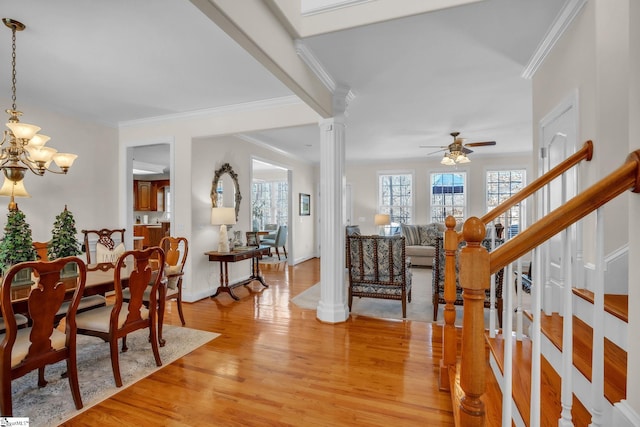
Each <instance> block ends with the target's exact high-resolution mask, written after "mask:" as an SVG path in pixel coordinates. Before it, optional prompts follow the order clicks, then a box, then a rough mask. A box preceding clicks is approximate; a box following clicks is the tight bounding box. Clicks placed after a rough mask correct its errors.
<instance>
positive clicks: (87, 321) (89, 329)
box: [76, 246, 164, 387]
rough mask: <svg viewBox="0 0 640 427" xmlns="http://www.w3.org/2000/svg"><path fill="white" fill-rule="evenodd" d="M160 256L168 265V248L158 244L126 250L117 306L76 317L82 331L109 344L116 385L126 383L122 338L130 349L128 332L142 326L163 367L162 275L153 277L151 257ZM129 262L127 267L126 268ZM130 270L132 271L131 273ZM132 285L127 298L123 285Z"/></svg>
mask: <svg viewBox="0 0 640 427" xmlns="http://www.w3.org/2000/svg"><path fill="white" fill-rule="evenodd" d="M152 258H155V259H158V260H159V261H160V265H164V251H163V250H162V249H160V247H158V246H153V247H151V248H147V249H141V250H132V251H126V252H125V253H123V254H122V255H120V258H118V261H117V262H116V265H115V271H114V280H113V282H114V283H113V285H114V292H115V302H114V304H113V305H109V306H106V307H100V308H96V309H93V310H89V311H85V312H84V313H79V314H78V315H77V316H76V323H77V326H78V334H82V335H91V336H95V337H99V338H101V339H102V340H104V341H106V342H108V343H109V350H110V353H111V368H112V370H113V377H114V380H115V383H116V387H121V386H122V377H121V375H120V363H119V357H118V339H120V338H122V351H123V352H126V351H127V350H128V348H127V335H128V334H130V333H131V332H133V331H136V330H139V329H146V328H148V329H149V341H150V342H151V348H152V350H153V356H154V358H155V361H156V365H157V366H162V361H161V360H160V353H159V351H158V331H157V309H158V302H157V299H158V287H159V286H160V281H161V280H162V277H163V275H162V274H156V275H155V279H154V280H152V273H153V271H152V270H151V266H150V260H151V259H152ZM125 265H126V267H125ZM127 272H130V274H128V275H127ZM149 284H151V289H150V292H149V299H150V303H149V308H147V307H145V306H144V304H143V296H144V293H145V292H146V291H147V286H148V285H149ZM124 287H128V289H129V292H130V298H129V301H128V302H125V301H124V298H123V288H124Z"/></svg>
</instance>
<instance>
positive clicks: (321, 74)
mask: <svg viewBox="0 0 640 427" xmlns="http://www.w3.org/2000/svg"><path fill="white" fill-rule="evenodd" d="M294 44H295V48H296V53H297V54H298V56H299V57H300V59H302V62H304V63H305V64H307V67H309V69H311V71H312V72H313V74H315V75H316V77H318V79H320V81H321V82H322V84H323V85H324V87H326V88H327V89H329V91H330V92H334V91H335V90H336V86H337V85H336V81H335V80H334V79H333V77H332V76H331V74H329V72H328V71H327V70H326V69H325V68H324V67H323V66H322V64H321V63H320V61H319V60H318V58H316V56H315V55H314V54H313V52H312V51H311V49H309V47H308V46H307V45H306V44H304V42H303V41H302V40H300V39H296V40H295V42H294Z"/></svg>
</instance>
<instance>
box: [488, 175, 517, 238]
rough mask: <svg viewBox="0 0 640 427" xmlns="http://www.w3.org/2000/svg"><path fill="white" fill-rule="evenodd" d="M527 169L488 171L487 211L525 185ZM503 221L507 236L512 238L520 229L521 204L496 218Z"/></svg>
mask: <svg viewBox="0 0 640 427" xmlns="http://www.w3.org/2000/svg"><path fill="white" fill-rule="evenodd" d="M525 181H526V171H525V170H524V169H516V170H490V171H487V212H489V211H490V210H491V209H493V208H495V207H496V206H498V205H499V204H500V203H502V202H504V201H505V200H507V199H508V198H509V197H511V196H512V195H514V194H515V193H517V192H518V191H520V190H521V189H522V188H523V187H524V186H525ZM495 222H496V223H498V222H499V223H501V224H502V225H503V226H504V228H505V230H506V236H505V237H507V238H509V239H510V238H512V237H513V236H515V235H516V234H518V232H519V231H520V204H517V205H515V206H513V207H512V208H511V209H509V210H508V211H507V212H505V213H504V214H502V215H500V216H499V217H498V218H496V219H495Z"/></svg>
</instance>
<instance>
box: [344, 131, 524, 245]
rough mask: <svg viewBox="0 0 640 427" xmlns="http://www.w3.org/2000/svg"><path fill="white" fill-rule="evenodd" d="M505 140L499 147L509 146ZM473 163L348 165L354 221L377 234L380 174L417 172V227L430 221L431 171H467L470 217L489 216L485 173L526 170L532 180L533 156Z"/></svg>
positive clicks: (436, 160)
mask: <svg viewBox="0 0 640 427" xmlns="http://www.w3.org/2000/svg"><path fill="white" fill-rule="evenodd" d="M506 143H507V142H506V141H503V142H500V141H499V142H498V144H506ZM469 157H471V163H468V164H466V165H464V166H457V167H456V168H453V167H451V166H443V165H441V164H440V157H437V156H436V158H434V159H433V160H432V159H426V158H425V159H424V160H421V161H413V162H410V161H402V162H389V163H368V164H362V163H347V166H346V172H345V174H346V180H347V183H348V184H351V186H352V203H353V220H352V223H353V224H354V225H359V226H360V230H361V231H362V233H364V234H377V232H378V230H377V227H376V226H375V225H374V224H373V217H374V215H375V214H376V213H377V212H378V172H379V171H412V172H413V173H414V196H415V198H414V207H415V212H414V221H413V223H414V224H426V223H427V222H429V210H430V200H429V185H430V182H429V180H430V174H431V173H432V172H451V171H466V172H467V190H468V191H467V194H468V198H467V217H469V216H478V217H479V216H482V215H484V214H485V213H486V202H485V194H486V190H485V172H486V171H487V170H489V169H526V170H527V181H528V182H529V181H531V177H532V171H531V164H532V158H531V155H514V156H506V155H505V156H473V155H471V156H469Z"/></svg>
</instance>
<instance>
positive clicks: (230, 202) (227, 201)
mask: <svg viewBox="0 0 640 427" xmlns="http://www.w3.org/2000/svg"><path fill="white" fill-rule="evenodd" d="M241 200H242V195H241V194H240V184H238V174H236V173H235V172H234V171H233V168H232V167H231V165H230V164H229V163H225V164H224V165H222V167H221V168H220V169H218V170H217V171H216V173H215V175H214V177H213V182H212V183H211V205H212V207H214V208H220V207H234V208H235V209H236V221H238V213H239V212H240V201H241Z"/></svg>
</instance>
